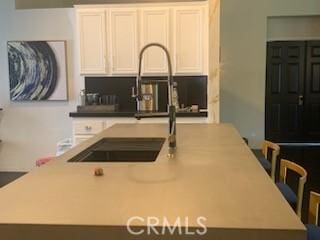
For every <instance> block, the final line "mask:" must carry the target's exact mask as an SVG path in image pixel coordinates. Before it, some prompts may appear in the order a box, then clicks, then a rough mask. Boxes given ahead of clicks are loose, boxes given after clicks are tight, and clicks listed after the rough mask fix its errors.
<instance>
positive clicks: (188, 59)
mask: <svg viewBox="0 0 320 240" xmlns="http://www.w3.org/2000/svg"><path fill="white" fill-rule="evenodd" d="M203 24H204V21H203V9H202V8H192V9H191V8H183V9H180V8H179V9H175V11H174V28H175V30H174V49H175V72H176V73H177V74H188V73H191V74H201V73H202V70H203V69H202V67H203V66H202V65H203V63H202V62H203V61H202V60H203V59H202V58H203V45H204V44H203Z"/></svg>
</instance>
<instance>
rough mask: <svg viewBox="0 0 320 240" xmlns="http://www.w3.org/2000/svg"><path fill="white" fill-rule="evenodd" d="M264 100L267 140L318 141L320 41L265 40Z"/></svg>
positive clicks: (319, 122)
mask: <svg viewBox="0 0 320 240" xmlns="http://www.w3.org/2000/svg"><path fill="white" fill-rule="evenodd" d="M265 103H266V106H265V109H266V115H265V136H266V139H267V140H270V141H273V142H278V143H293V142H297V143H313V142H319V141H320V41H271V42H268V44H267V81H266V101H265Z"/></svg>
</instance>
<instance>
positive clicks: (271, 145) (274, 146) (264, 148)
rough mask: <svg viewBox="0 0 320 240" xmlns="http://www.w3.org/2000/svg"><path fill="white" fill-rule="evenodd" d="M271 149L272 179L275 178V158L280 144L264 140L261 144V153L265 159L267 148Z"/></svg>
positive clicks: (278, 152)
mask: <svg viewBox="0 0 320 240" xmlns="http://www.w3.org/2000/svg"><path fill="white" fill-rule="evenodd" d="M269 149H271V150H272V156H271V166H272V167H271V178H272V180H273V181H275V180H276V167H277V159H278V156H279V154H280V146H279V145H278V144H275V143H273V142H270V141H266V140H265V141H264V142H263V144H262V154H263V155H264V157H265V158H266V159H268V150H269Z"/></svg>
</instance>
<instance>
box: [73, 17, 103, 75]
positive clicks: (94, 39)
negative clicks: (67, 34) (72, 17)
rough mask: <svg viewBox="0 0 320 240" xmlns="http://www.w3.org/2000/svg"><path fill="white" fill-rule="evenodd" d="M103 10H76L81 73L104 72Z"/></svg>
mask: <svg viewBox="0 0 320 240" xmlns="http://www.w3.org/2000/svg"><path fill="white" fill-rule="evenodd" d="M105 24H106V22H105V12H104V11H88V12H78V25H79V37H80V68H81V69H80V71H81V74H104V73H106V63H105V56H106V39H105V27H106V25H105Z"/></svg>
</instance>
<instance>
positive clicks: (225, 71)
mask: <svg viewBox="0 0 320 240" xmlns="http://www.w3.org/2000/svg"><path fill="white" fill-rule="evenodd" d="M308 15H310V16H312V15H320V1H319V0H281V1H280V0H241V1H239V0H222V1H221V61H222V62H221V67H222V71H221V80H220V83H221V121H222V122H231V123H233V124H234V125H235V126H236V127H237V128H238V129H239V130H240V132H241V134H242V135H243V136H244V137H249V141H250V142H251V145H252V146H253V147H260V143H261V141H262V140H263V139H264V116H265V114H264V109H265V106H264V104H265V101H264V99H265V76H266V41H267V18H268V17H270V16H308Z"/></svg>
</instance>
